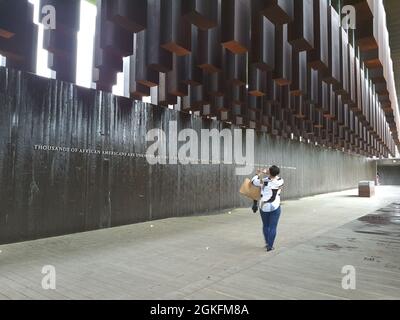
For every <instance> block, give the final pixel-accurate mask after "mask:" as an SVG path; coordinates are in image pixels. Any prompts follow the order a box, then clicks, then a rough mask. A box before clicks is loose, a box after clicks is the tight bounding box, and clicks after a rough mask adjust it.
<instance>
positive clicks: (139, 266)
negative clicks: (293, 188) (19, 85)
mask: <svg viewBox="0 0 400 320" xmlns="http://www.w3.org/2000/svg"><path fill="white" fill-rule="evenodd" d="M356 193H357V191H356V190H351V191H345V192H339V193H331V194H325V195H319V196H314V197H309V198H304V199H300V200H295V201H287V202H285V203H284V204H283V212H282V218H281V221H280V225H279V229H278V237H277V242H276V247H277V249H276V250H275V251H273V252H270V253H266V252H265V251H264V249H263V245H264V244H263V239H262V233H261V221H260V218H259V216H258V215H255V214H252V213H251V210H250V209H238V210H233V211H232V212H226V213H223V214H219V215H212V216H198V217H188V218H173V219H167V220H162V221H154V222H147V223H141V224H136V225H130V226H124V227H118V228H112V229H105V230H99V231H92V232H86V233H80V234H74V235H68V236H62V237H55V238H49V239H42V240H36V241H29V242H24V243H16V244H10V245H3V246H0V251H1V252H0V299H384V298H388V299H399V298H400V224H398V222H399V220H398V219H397V217H398V216H400V211H399V212H398V211H397V210H399V209H398V208H399V207H400V187H383V186H382V187H379V188H378V189H377V195H376V197H374V198H370V199H367V198H358V197H357V196H356ZM394 203H398V204H394ZM389 205H391V206H390V207H388V206H389ZM385 207H388V209H385V210H383V211H382V210H381V211H378V212H377V210H379V209H381V208H385ZM388 212H392V213H391V215H390V218H388V217H386V216H384V215H385V214H387V213H388ZM397 212H398V213H397ZM370 213H374V214H375V213H376V214H379V215H376V216H372V217H373V218H371V217H370V216H368V217H366V218H362V219H361V220H357V219H358V218H360V217H362V216H365V215H367V214H370ZM382 215H383V216H382ZM45 265H51V266H54V267H55V270H56V289H55V290H44V289H43V288H42V279H43V277H44V275H43V274H42V273H41V272H42V268H43V266H45ZM345 265H352V266H354V268H355V271H356V290H344V289H342V277H343V276H344V274H342V273H341V271H342V268H343V266H345Z"/></svg>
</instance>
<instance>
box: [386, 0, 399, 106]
mask: <svg viewBox="0 0 400 320" xmlns="http://www.w3.org/2000/svg"><path fill="white" fill-rule="evenodd" d="M383 3H384V5H385V10H386V16H387V27H388V31H389V41H390V48H391V55H392V60H393V69H394V70H393V71H394V79H395V83H396V92H397V101H398V102H399V103H400V1H399V0H384V1H383Z"/></svg>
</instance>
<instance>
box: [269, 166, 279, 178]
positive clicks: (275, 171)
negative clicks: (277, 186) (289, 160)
mask: <svg viewBox="0 0 400 320" xmlns="http://www.w3.org/2000/svg"><path fill="white" fill-rule="evenodd" d="M279 172H280V170H279V168H278V167H277V166H272V167H270V168H269V174H270V175H271V176H272V177H276V176H277V175H278V174H279Z"/></svg>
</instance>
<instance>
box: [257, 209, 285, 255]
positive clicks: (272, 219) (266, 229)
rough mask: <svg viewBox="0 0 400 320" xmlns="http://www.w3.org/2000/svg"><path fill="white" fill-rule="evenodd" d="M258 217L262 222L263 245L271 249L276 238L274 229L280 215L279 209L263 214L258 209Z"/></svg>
mask: <svg viewBox="0 0 400 320" xmlns="http://www.w3.org/2000/svg"><path fill="white" fill-rule="evenodd" d="M260 215H261V219H262V222H263V233H264V238H265V243H266V245H267V247H268V248H272V247H273V245H274V241H275V237H276V228H277V226H278V221H279V217H280V215H281V207H280V206H279V208H278V209H276V210H275V211H271V212H264V211H262V210H261V209H260Z"/></svg>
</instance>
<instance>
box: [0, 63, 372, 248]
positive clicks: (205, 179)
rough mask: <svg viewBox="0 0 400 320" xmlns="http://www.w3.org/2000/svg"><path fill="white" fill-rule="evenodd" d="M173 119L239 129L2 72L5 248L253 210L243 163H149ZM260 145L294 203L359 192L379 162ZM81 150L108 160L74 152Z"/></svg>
mask: <svg viewBox="0 0 400 320" xmlns="http://www.w3.org/2000/svg"><path fill="white" fill-rule="evenodd" d="M170 121H176V122H177V125H178V130H181V129H184V128H192V129H194V130H195V131H196V132H197V133H198V135H199V136H200V130H201V129H212V128H215V129H218V130H222V129H223V128H234V126H232V125H229V124H227V123H224V122H220V121H213V120H208V119H203V118H201V117H196V116H193V115H190V114H185V113H181V112H177V111H175V110H170V109H167V108H163V107H159V106H154V105H151V104H146V103H143V102H139V101H135V100H133V99H127V98H122V97H116V96H113V95H112V94H110V93H104V92H101V91H95V90H89V89H84V88H80V87H77V86H75V85H72V84H69V83H66V82H61V81H59V80H51V79H44V78H40V77H38V76H35V75H32V74H28V73H23V72H21V71H14V70H10V69H6V68H0V243H7V242H15V241H22V240H28V239H35V238H42V237H48V236H55V235H61V234H67V233H74V232H81V231H87V230H93V229H99V228H107V227H112V226H118V225H123V224H129V223H136V222H141V221H148V220H154V219H161V218H168V217H177V216H187V215H195V214H204V213H212V212H217V211H220V210H224V209H228V208H233V207H241V206H250V205H251V203H249V201H248V200H246V199H244V198H242V197H241V196H240V195H239V192H238V189H239V186H240V184H241V182H242V181H243V176H238V175H236V173H235V167H236V166H235V165H234V164H208V165H207V164H187V165H185V164H181V163H178V164H162V165H161V164H156V165H150V164H149V163H148V161H147V160H146V158H144V157H142V156H140V155H143V154H145V153H146V150H147V147H148V146H149V143H147V142H146V140H145V136H146V133H147V132H148V131H149V130H150V129H153V128H162V129H163V130H164V131H166V132H168V126H169V123H170ZM40 146H42V147H43V146H56V147H59V148H60V149H59V150H50V151H49V150H43V149H41V148H42V147H40ZM254 146H255V163H256V164H260V165H268V164H277V165H279V166H281V167H282V176H283V177H284V178H285V181H286V185H285V189H284V192H283V197H284V198H285V199H290V198H298V197H302V196H307V195H312V194H317V193H324V192H329V191H335V190H342V189H346V188H354V187H356V186H357V182H358V181H359V180H365V179H369V180H371V179H374V176H375V166H374V162H373V161H370V160H368V159H366V158H364V157H360V156H354V155H350V154H347V153H343V152H340V151H336V150H333V149H328V148H322V147H319V146H315V145H312V144H308V143H304V142H298V141H295V140H290V139H284V138H281V137H274V136H271V135H268V134H266V133H261V132H256V134H255V141H254ZM62 148H64V149H62ZM75 148H76V149H75ZM79 149H81V150H95V151H103V154H98V153H95V152H93V153H89V152H71V150H79ZM67 150H69V151H67ZM105 151H107V152H109V151H114V152H126V153H129V154H130V155H135V156H120V155H114V154H110V153H109V154H105V153H104V152H105ZM221 160H223V159H221ZM249 214H250V209H249Z"/></svg>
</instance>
